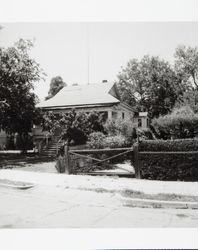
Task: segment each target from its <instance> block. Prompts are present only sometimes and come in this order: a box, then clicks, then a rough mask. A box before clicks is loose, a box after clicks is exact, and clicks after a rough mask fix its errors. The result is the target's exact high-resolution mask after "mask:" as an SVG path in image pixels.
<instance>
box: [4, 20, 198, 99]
mask: <svg viewBox="0 0 198 250" xmlns="http://www.w3.org/2000/svg"><path fill="white" fill-rule="evenodd" d="M1 26H3V29H1V30H0V46H1V47H8V46H11V45H12V44H13V43H14V42H16V41H17V40H18V39H19V38H24V39H34V40H35V44H34V48H32V50H31V53H30V54H31V56H32V57H33V58H34V59H35V60H36V61H37V62H38V63H39V64H40V66H41V67H42V68H43V70H44V72H45V73H46V74H47V76H46V80H45V81H40V82H39V83H36V84H35V93H36V94H37V95H38V96H39V98H40V99H43V98H44V97H46V96H47V93H48V91H49V83H50V80H51V78H52V77H55V76H61V77H62V78H63V80H64V81H65V82H66V83H67V85H71V84H73V83H78V84H87V83H88V82H89V83H99V82H101V81H102V80H108V81H110V82H111V81H115V80H116V79H117V75H118V73H119V72H120V71H121V67H125V66H126V64H127V62H128V61H129V60H130V59H132V58H137V59H141V58H142V57H143V56H144V55H151V56H159V57H161V58H164V59H165V60H168V61H170V63H173V60H174V51H175V48H176V47H177V46H178V45H181V44H184V45H187V46H198V22H89V23H86V22H51V23H49V22H48V23H47V22H46V23H38V22H32V23H25V22H23V23H17V22H15V23H1Z"/></svg>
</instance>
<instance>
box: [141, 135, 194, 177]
mask: <svg viewBox="0 0 198 250" xmlns="http://www.w3.org/2000/svg"><path fill="white" fill-rule="evenodd" d="M197 148H198V140H195V139H185V140H166V141H164V140H151V141H142V142H141V143H140V147H139V151H140V152H141V151H144V152H145V151H149V152H151V151H153V152H156V151H161V152H163V151H169V152H174V151H197ZM139 156H140V174H141V177H142V178H143V179H150V180H170V181H176V180H181V181H197V180H198V168H197V161H198V155H197V154H191V153H190V152H189V154H174V153H173V154H157V153H154V154H152V155H151V154H142V155H139Z"/></svg>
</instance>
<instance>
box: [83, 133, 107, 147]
mask: <svg viewBox="0 0 198 250" xmlns="http://www.w3.org/2000/svg"><path fill="white" fill-rule="evenodd" d="M105 138H106V136H105V135H104V134H103V133H102V132H93V133H91V134H90V135H89V137H88V141H87V146H88V147H89V148H93V149H99V148H104V147H105V145H104V140H105Z"/></svg>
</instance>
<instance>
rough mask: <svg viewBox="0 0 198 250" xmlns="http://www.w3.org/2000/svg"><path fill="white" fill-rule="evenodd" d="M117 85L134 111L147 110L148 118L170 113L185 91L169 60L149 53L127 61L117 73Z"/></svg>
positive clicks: (123, 98) (124, 99) (122, 97)
mask: <svg viewBox="0 0 198 250" xmlns="http://www.w3.org/2000/svg"><path fill="white" fill-rule="evenodd" d="M117 86H118V90H119V92H120V96H121V99H122V100H123V101H126V102H127V103H128V104H129V105H133V106H134V105H135V107H136V110H137V111H148V112H149V116H150V118H153V117H158V116H160V115H165V114H167V113H168V112H170V111H171V109H172V108H173V106H174V104H175V101H176V99H177V98H178V97H179V96H180V95H182V94H183V92H184V91H185V85H184V84H183V83H182V80H181V78H180V77H179V76H178V75H177V74H176V73H175V72H174V70H173V69H172V68H171V66H170V65H169V63H168V62H166V61H164V60H162V59H160V58H159V57H149V56H144V57H143V58H142V59H141V60H139V61H138V60H137V59H132V60H130V61H129V62H128V64H127V66H126V68H123V69H122V72H121V73H120V74H119V75H118V82H117Z"/></svg>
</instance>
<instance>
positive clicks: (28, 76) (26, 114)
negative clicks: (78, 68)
mask: <svg viewBox="0 0 198 250" xmlns="http://www.w3.org/2000/svg"><path fill="white" fill-rule="evenodd" d="M32 47H33V43H32V42H31V41H29V40H23V39H20V40H19V41H18V42H17V43H15V44H14V45H13V46H12V47H8V48H0V118H1V119H0V129H3V130H4V131H5V132H6V133H7V134H8V135H13V134H15V133H17V134H18V136H19V138H20V141H21V142H22V144H23V145H22V148H23V149H24V150H25V147H26V141H27V139H28V133H29V132H30V131H31V129H32V126H33V124H36V123H37V122H38V120H39V119H40V113H39V110H38V109H36V108H35V104H36V102H37V97H36V95H35V94H34V93H33V89H34V83H35V82H37V81H39V80H40V79H41V78H42V77H43V76H44V73H43V71H42V69H41V68H40V66H39V64H38V63H36V61H35V60H34V59H32V58H31V57H30V56H29V54H28V52H29V50H30V49H31V48H32Z"/></svg>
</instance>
